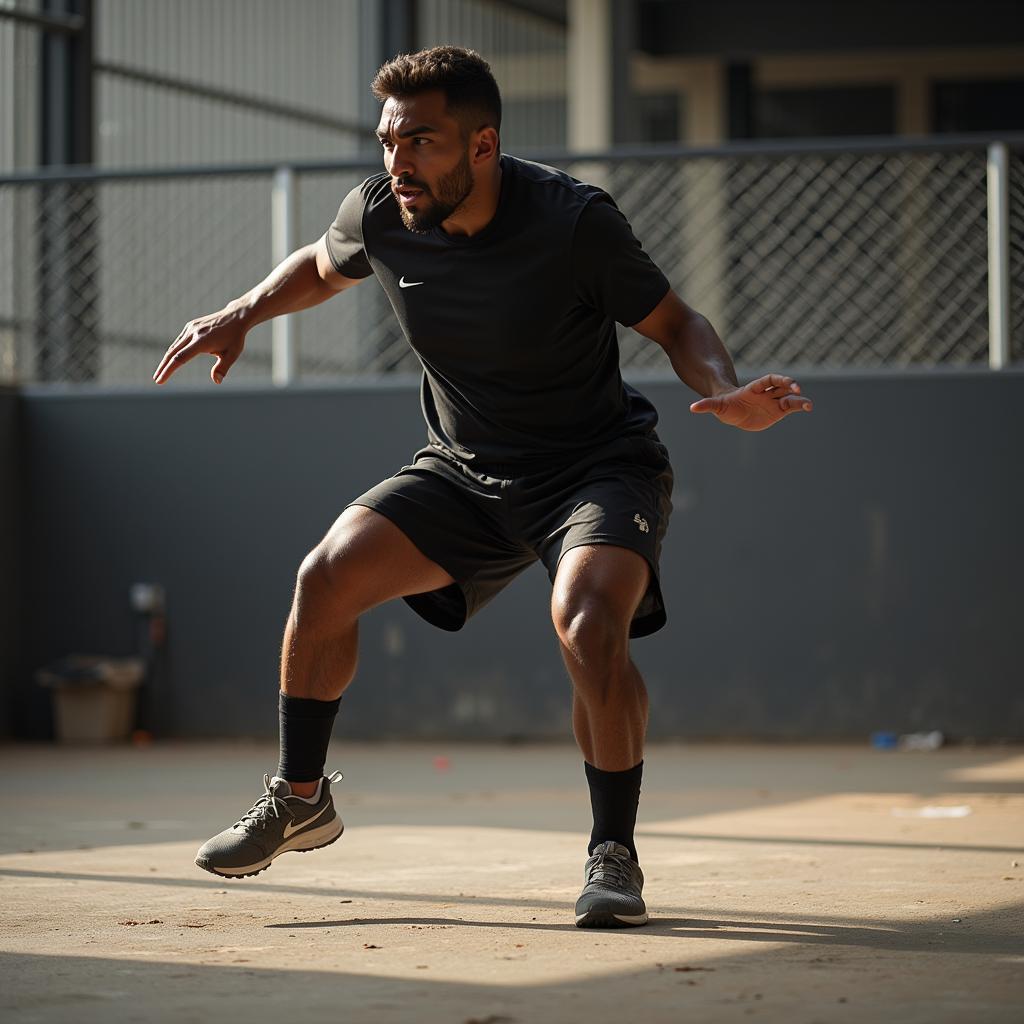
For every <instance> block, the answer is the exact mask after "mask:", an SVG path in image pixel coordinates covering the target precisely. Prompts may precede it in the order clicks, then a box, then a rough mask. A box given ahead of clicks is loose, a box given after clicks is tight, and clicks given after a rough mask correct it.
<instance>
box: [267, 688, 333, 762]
mask: <svg viewBox="0 0 1024 1024" xmlns="http://www.w3.org/2000/svg"><path fill="white" fill-rule="evenodd" d="M340 703H341V698H340V697H339V698H338V699H337V700H312V699H311V698H309V697H289V696H288V694H286V693H281V694H280V695H279V696H278V702H277V710H278V717H279V720H280V723H281V760H280V761H279V762H278V765H277V777H278V778H279V779H287V780H288V781H289V782H319V781H320V779H321V777H322V776H323V774H324V764H325V763H326V762H327V747H328V745H329V744H330V742H331V730H332V729H333V728H334V716H335V715H337V713H338V705H339V704H340Z"/></svg>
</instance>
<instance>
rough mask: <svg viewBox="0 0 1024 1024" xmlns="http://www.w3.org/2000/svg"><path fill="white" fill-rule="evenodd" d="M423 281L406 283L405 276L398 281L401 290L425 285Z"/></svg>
mask: <svg viewBox="0 0 1024 1024" xmlns="http://www.w3.org/2000/svg"><path fill="white" fill-rule="evenodd" d="M423 283H424V282H423V281H406V279H405V274H403V275H402V276H401V277H400V278H399V279H398V287H399V288H415V287H416V285H418V284H423Z"/></svg>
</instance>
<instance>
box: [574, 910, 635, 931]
mask: <svg viewBox="0 0 1024 1024" xmlns="http://www.w3.org/2000/svg"><path fill="white" fill-rule="evenodd" d="M642 924H647V913H646V911H645V912H644V913H643V914H613V913H612V912H611V911H610V910H588V911H587V912H586V913H585V914H577V915H576V927H577V928H639V927H640V925H642Z"/></svg>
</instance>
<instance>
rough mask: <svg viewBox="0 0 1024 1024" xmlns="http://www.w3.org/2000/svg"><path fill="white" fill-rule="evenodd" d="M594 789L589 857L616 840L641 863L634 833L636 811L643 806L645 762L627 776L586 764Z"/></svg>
mask: <svg viewBox="0 0 1024 1024" xmlns="http://www.w3.org/2000/svg"><path fill="white" fill-rule="evenodd" d="M583 767H584V768H585V769H586V772H587V783H588V785H589V786H590V806H591V809H592V810H593V812H594V830H593V832H591V833H590V845H589V846H588V847H587V852H588V853H593V852H594V849H595V847H597V846H598V845H599V844H600V843H607V842H608V841H609V840H614V841H615V842H617V843H621V844H622V845H623V846H625V847H626V849H628V850H629V854H630V856H631V857H632V858H633V860H637V855H636V845H635V844H634V842H633V829H634V828H635V827H636V809H637V806H638V804H639V803H640V778H641V776H642V775H643V773H644V763H643V761H641V762H640V763H639V764H638V765H634V766H633V767H632V768H627V769H626V770H625V771H624V772H605V771H601V769H600V768H595V767H594V766H593V765H592V764H589V763H588V762H586V761H584V762H583Z"/></svg>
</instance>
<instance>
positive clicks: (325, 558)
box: [307, 505, 454, 609]
mask: <svg viewBox="0 0 1024 1024" xmlns="http://www.w3.org/2000/svg"><path fill="white" fill-rule="evenodd" d="M310 561H311V562H312V565H313V567H314V568H322V569H323V570H324V572H325V574H326V575H327V576H328V578H330V577H332V576H336V577H338V579H339V582H340V585H342V586H344V587H345V588H346V589H353V588H354V587H356V586H357V588H358V600H359V604H360V605H361V606H362V608H364V609H369V608H373V607H375V606H376V605H378V604H383V603H384V602H385V601H390V600H391V599H392V598H396V597H406V596H407V595H409V594H419V593H422V592H423V591H429V590H437V589H438V588H441V587H446V586H448V585H450V584H451V583H453V582H454V581H453V579H452V577H451V575H450V574H449V573H448V572H447V571H446V570H445V569H443V568H442V567H441V566H440V565H438V564H437V563H436V562H434V561H432V560H431V559H430V558H428V557H427V556H426V555H425V554H424V553H423V552H422V551H420V550H419V548H417V547H416V545H415V544H414V543H413V542H412V540H410V538H409V537H408V536H407V535H406V534H405V533H404V532H403V531H402V530H401V528H400V527H398V526H397V525H396V524H395V523H393V522H392V521H391V520H390V519H388V518H387V517H386V516H383V515H381V514H380V513H379V512H375V511H374V510H373V509H371V508H366V507H365V506H361V505H350V506H349V507H348V508H346V509H345V511H344V512H342V514H341V515H340V516H339V517H338V518H337V519H336V520H335V521H334V524H333V525H332V526H331V528H330V529H329V530H328V531H327V534H326V536H325V537H324V538H323V540H322V541H321V542H320V543H319V544H318V545H317V546H316V548H315V549H314V551H313V552H312V553H311V555H310V559H308V560H307V565H308V563H309V562H310ZM353 581H357V583H354V582H353Z"/></svg>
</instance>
